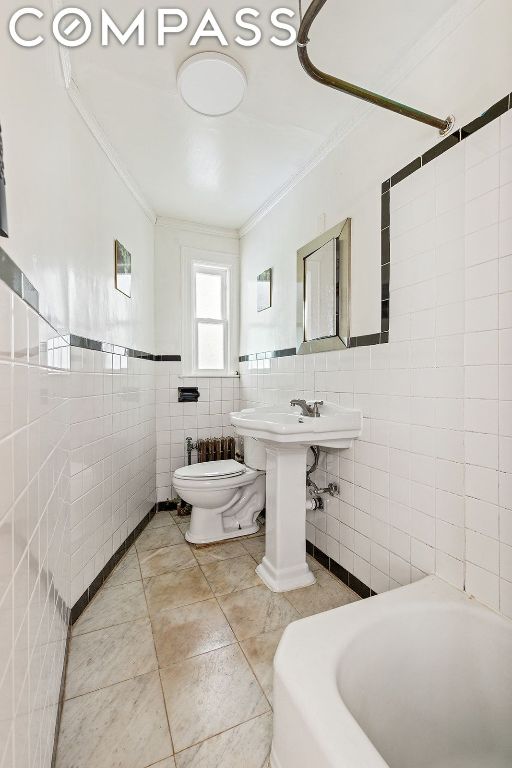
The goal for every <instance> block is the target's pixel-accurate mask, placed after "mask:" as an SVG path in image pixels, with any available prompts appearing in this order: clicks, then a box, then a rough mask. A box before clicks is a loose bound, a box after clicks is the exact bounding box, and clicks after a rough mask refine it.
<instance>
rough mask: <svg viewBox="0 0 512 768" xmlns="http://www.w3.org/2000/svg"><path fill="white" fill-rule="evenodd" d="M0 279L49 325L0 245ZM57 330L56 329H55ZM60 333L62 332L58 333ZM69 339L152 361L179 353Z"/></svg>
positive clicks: (27, 283) (74, 343)
mask: <svg viewBox="0 0 512 768" xmlns="http://www.w3.org/2000/svg"><path fill="white" fill-rule="evenodd" d="M0 280H2V281H3V282H4V283H5V284H6V285H7V287H8V288H10V289H11V291H13V292H14V293H15V294H16V295H17V296H19V297H20V299H22V300H23V301H24V302H25V303H26V304H28V306H29V307H31V308H32V309H33V310H35V312H37V314H38V315H39V316H40V317H41V318H42V319H43V320H44V321H45V322H46V323H48V325H51V326H52V328H53V325H52V323H51V322H50V320H49V318H47V317H44V315H42V314H41V312H40V311H39V291H38V290H37V288H34V286H33V285H32V283H31V282H30V280H29V279H28V277H27V276H26V275H25V273H24V272H22V271H21V269H20V268H19V267H18V265H17V264H16V263H15V262H14V261H13V260H12V259H11V257H10V256H9V255H8V254H7V253H6V252H5V251H4V249H3V248H2V247H1V246H0ZM56 332H58V331H56ZM59 335H62V334H59ZM65 338H68V339H69V343H70V346H72V347H81V348H82V349H93V350H96V351H98V352H109V353H113V354H115V355H123V356H126V357H138V358H140V359H142V360H153V361H154V362H157V363H161V362H179V361H180V360H181V355H153V354H151V353H150V352H142V351H141V350H140V349H131V348H130V347H122V346H118V345H117V344H109V343H107V342H105V341H94V339H87V338H85V337H84V336H76V335H75V334H71V335H70V336H65Z"/></svg>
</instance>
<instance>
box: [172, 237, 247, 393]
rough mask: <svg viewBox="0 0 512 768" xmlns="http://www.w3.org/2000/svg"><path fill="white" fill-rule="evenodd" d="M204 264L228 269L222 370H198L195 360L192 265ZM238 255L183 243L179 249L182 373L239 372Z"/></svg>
mask: <svg viewBox="0 0 512 768" xmlns="http://www.w3.org/2000/svg"><path fill="white" fill-rule="evenodd" d="M196 264H203V265H205V266H206V267H208V266H211V267H224V268H226V269H227V270H228V298H227V300H228V305H229V306H228V330H227V334H226V335H227V338H226V342H227V343H226V348H225V349H226V359H225V368H224V369H223V370H213V371H207V370H199V371H198V370H197V369H196V367H195V364H194V361H195V346H196V320H195V316H194V307H195V280H194V279H193V277H194V273H195V269H194V265H196ZM239 264H240V260H239V257H238V256H234V255H232V254H229V253H219V252H216V251H207V250H202V249H199V248H190V247H188V246H183V247H182V249H181V282H182V297H183V302H182V308H183V313H182V324H181V337H182V338H181V349H182V361H183V374H182V375H183V376H187V377H193V378H209V379H211V378H215V377H219V378H222V377H226V376H236V375H237V374H238V340H239V313H240V308H239V294H240V286H239V280H240V277H239V274H240V268H239Z"/></svg>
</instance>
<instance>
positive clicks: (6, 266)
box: [0, 246, 39, 313]
mask: <svg viewBox="0 0 512 768" xmlns="http://www.w3.org/2000/svg"><path fill="white" fill-rule="evenodd" d="M0 280H3V281H4V283H5V284H6V285H7V286H8V287H9V288H10V289H11V290H12V291H14V293H16V294H17V295H18V296H19V297H20V299H23V301H25V302H26V303H27V304H28V305H29V306H30V307H32V309H35V311H36V312H37V313H39V292H38V291H37V290H36V288H34V286H33V285H32V283H31V282H30V280H29V279H28V277H27V276H26V275H25V274H24V273H23V272H22V271H21V269H20V268H19V267H18V265H17V264H15V263H14V261H13V260H12V259H11V257H10V256H8V255H7V253H6V252H5V251H4V249H3V248H2V247H1V246H0Z"/></svg>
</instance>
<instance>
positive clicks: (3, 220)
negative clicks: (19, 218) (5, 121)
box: [0, 125, 9, 237]
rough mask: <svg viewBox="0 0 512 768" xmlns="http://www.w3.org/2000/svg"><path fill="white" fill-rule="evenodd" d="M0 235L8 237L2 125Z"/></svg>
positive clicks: (0, 139) (0, 147)
mask: <svg viewBox="0 0 512 768" xmlns="http://www.w3.org/2000/svg"><path fill="white" fill-rule="evenodd" d="M0 237H9V234H8V232H7V202H6V199H5V168H4V148H3V144H2V126H1V125H0Z"/></svg>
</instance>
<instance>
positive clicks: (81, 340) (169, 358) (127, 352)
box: [69, 333, 181, 363]
mask: <svg viewBox="0 0 512 768" xmlns="http://www.w3.org/2000/svg"><path fill="white" fill-rule="evenodd" d="M69 344H70V346H71V347H78V348H79V349H90V350H93V351H94V352H106V353H108V354H113V355H121V356H123V357H136V358H138V359H139V360H152V361H153V362H156V363H162V362H179V361H180V360H181V355H153V354H152V353H151V352H142V350H140V349H132V348H131V347H123V346H119V345H118V344H110V343H109V342H107V341H95V340H94V339H88V338H86V337H85V336H76V335H75V334H74V333H72V334H71V335H70V337H69Z"/></svg>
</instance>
